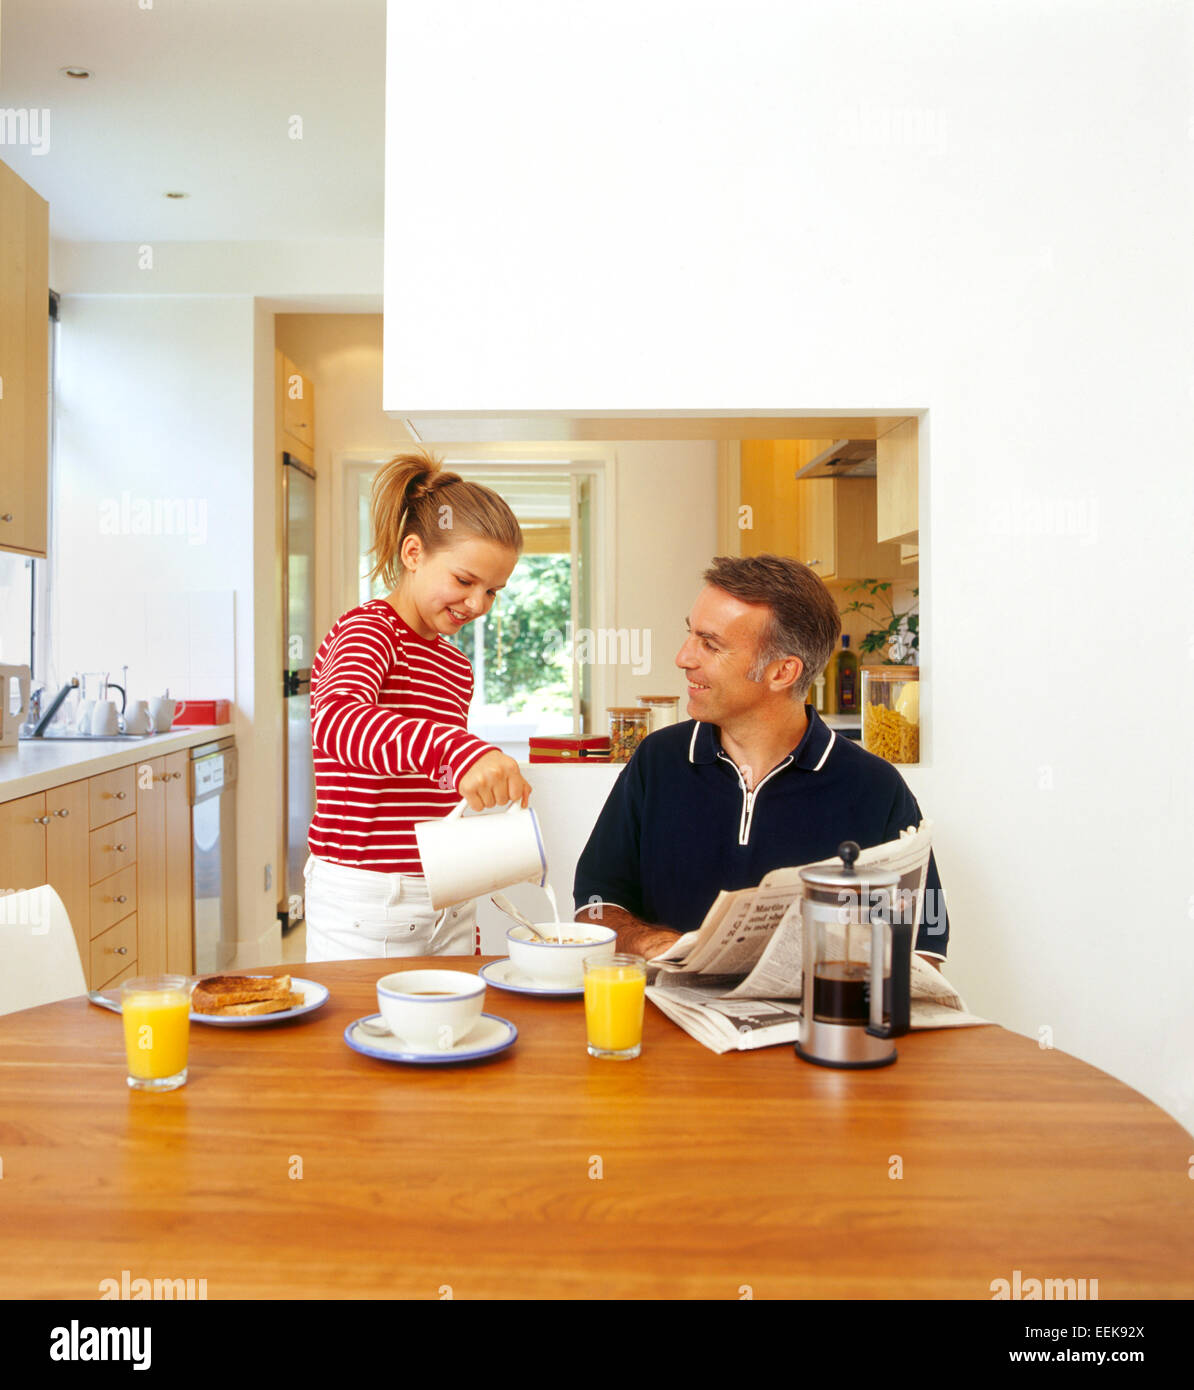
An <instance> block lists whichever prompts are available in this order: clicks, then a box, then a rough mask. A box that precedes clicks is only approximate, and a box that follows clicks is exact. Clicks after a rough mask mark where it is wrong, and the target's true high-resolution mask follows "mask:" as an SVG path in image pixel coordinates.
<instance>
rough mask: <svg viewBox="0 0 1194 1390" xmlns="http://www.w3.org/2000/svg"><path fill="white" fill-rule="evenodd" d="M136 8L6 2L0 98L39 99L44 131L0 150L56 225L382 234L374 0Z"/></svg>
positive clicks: (212, 233) (200, 0) (59, 236)
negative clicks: (42, 142)
mask: <svg viewBox="0 0 1194 1390" xmlns="http://www.w3.org/2000/svg"><path fill="white" fill-rule="evenodd" d="M140 3H142V4H145V5H147V6H149V7H148V8H145V9H142V8H140V7H139V3H138V0H2V7H0V107H3V108H6V109H11V108H17V109H27V110H29V111H31V112H42V111H47V110H48V112H49V139H48V142H47V150H46V153H44V154H36V153H34V152H33V149H32V148H31V146H30V145H22V144H0V160H3V161H4V163H6V164H8V165H10V166H11V167H12V168H13V169H14V170H15V171H16V172H17V173H18V174H19V175H20V176H21V178H23V179H24V180H25V181H26V183H28V184H30V185H31V186H32V187H33V188H34V189H35V190H36V191H37V192H38V193H39V194H40V195H41V196H42V197H43V198H45V199H47V200H48V202H49V204H50V235H51V237H52V238H54V239H56V240H64V241H136V242H138V243H140V242H153V241H290V240H295V241H301V240H323V239H336V238H341V237H345V238H353V239H359V238H362V237H377V238H378V239H379V240H380V238H381V236H382V215H383V201H384V199H383V192H384V167H383V154H384V146H385V60H386V55H385V0H140ZM74 65H78V66H82V67H86V68H90V69H91V70H92V72H93V76H92V77H90V78H89V79H87V80H85V81H79V80H77V79H72V78H69V77H66V76H65V75H63V74H62V73H61V72H60V71H59V69H60V68H62V67H67V66H74ZM296 116H297V117H300V118H301V121H302V138H301V139H292V138H291V136H290V130H291V128H292V126H291V121H292V118H293V117H296ZM43 119H44V118H43ZM295 128H296V129H297V127H295ZM2 130H3V128H2V127H0V139H2V138H3V134H2ZM168 190H170V191H175V190H181V191H183V192H185V193H187V194H188V195H189V196H188V197H186V198H183V199H178V200H172V199H168V198H166V197H165V196H164V195H165V193H166V192H167V191H168Z"/></svg>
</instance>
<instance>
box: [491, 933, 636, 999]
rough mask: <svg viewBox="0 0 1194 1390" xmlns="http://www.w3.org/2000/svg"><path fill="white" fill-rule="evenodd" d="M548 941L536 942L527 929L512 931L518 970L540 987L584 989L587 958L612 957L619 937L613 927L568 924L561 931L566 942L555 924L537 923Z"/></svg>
mask: <svg viewBox="0 0 1194 1390" xmlns="http://www.w3.org/2000/svg"><path fill="white" fill-rule="evenodd" d="M536 926H538V928H539V930H540V931H541V932H542V933H543V935H544V936H547V937H550V938H551V939H550V940H548V941H536V940H535V938H534V937H533V936H532V935H531V933H530V932H529V931H527V929H526V927H511V928H510V930H509V931H508V932H507V933H506V944H507V946H508V947H509V949H510V961H511V963H512V964H513V966H514V968H515V970H517V971H518V972H519V973H520V974H522V975H526V976H528V977H529V978H530V979H532V980H534V981H535V982H536V983H537V984H541V985H554V986H555V987H556V988H558V989H583V988H584V983H585V957H586V956H597V957H599V958H601V959H602V960H604V959H606V958H608V957H609V956H612V955H613V953H614V949H615V947H616V945H617V937H618V934H617V932H616V931H614V930H613V928H612V927H594V926H590V925H589V924H588V923H587V922H564V923H563V924H562V926H561V927H560V928H559V930H560V932H561V934H562V935H563V938H564V941H563V943H562V944H561V943H560V942H558V941H557V940H556V939H555V934H556V930H557V925H556V923H555V922H542V923H536Z"/></svg>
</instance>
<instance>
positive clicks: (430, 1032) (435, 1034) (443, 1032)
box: [377, 970, 485, 1049]
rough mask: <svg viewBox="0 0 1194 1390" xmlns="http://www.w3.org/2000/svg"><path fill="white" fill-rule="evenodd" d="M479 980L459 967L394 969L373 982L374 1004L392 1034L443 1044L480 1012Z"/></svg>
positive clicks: (416, 1043)
mask: <svg viewBox="0 0 1194 1390" xmlns="http://www.w3.org/2000/svg"><path fill="white" fill-rule="evenodd" d="M484 1003H485V981H484V980H482V979H480V978H479V977H478V976H476V975H473V974H471V973H469V972H468V971H465V970H398V971H395V972H394V974H392V975H383V976H382V978H381V979H380V980H378V982H377V1007H378V1009H379V1010H380V1012H381V1016H382V1018H384V1019H385V1021H386V1027H387V1028H389V1030H390V1032H391V1033H393V1034H394V1036H395V1037H396V1038H401V1039H402V1040H403V1042H408V1043H410V1044H412V1046H414V1047H424V1048H428V1049H431V1048H441V1049H446V1048H449V1047H452V1046H454V1045H455V1044H456V1043H458V1042H459V1041H460V1039H461V1038H463V1037H466V1036H467V1035H468V1034H469V1033H470V1032H471V1031H472V1029H473V1028H474V1027H475V1026H476V1023H477V1020H478V1019H479V1018H480V1017H481V1008H482V1005H483V1004H484Z"/></svg>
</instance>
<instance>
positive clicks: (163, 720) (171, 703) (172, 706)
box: [149, 695, 178, 734]
mask: <svg viewBox="0 0 1194 1390" xmlns="http://www.w3.org/2000/svg"><path fill="white" fill-rule="evenodd" d="M177 707H178V701H177V700H171V699H170V697H169V696H168V695H158V696H157V697H156V698H155V699H152V700H150V702H149V718H150V721H151V722H152V724H153V727H154V731H155V732H156V733H159V734H164V733H166V732H167V731H168V730H169V728H170V726H171V724H173V723H174V714H175V711H176V709H177Z"/></svg>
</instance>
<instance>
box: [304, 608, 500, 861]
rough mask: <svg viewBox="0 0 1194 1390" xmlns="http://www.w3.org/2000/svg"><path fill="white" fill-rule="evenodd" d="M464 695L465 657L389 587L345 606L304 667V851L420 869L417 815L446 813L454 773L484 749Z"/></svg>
mask: <svg viewBox="0 0 1194 1390" xmlns="http://www.w3.org/2000/svg"><path fill="white" fill-rule="evenodd" d="M472 695H473V670H472V667H471V666H470V665H469V663H468V658H467V657H466V656H465V655H464V654H463V653H462V652H460V651H458V650H457V649H456V648H455V647H454V646H452V645H451V643H450V642H448V641H447V640H446V639H445V638H443V637H436V638H435V639H434V640H433V641H430V642H429V641H427V640H426V639H425V638H422V637H420V636H419V635H418V633H417V632H415V631H414V629H413V628H411V627H410V626H409V625H408V624H407V623H405V622H404V621H403V620H402V619H401V618H400V617H399V616H398V614H397V613H396V612H395V611H394V609H393V608H392V607H391V606H390V604H389V603H387V602H386V600H385V599H380V598H379V599H371V600H370V601H369V602H368V603H363V604H361V605H360V607H359V608H353V609H350V610H349V611H348V612H347V613H345V614H344V616H343V617H342V618H341V619H340V620H339V621H338V622H337V623H336V625H335V626H334V627H333V628H332V630H331V631H330V632H329V633H328V635H327V636H326V637H325V638H324V639H323V641H322V642H321V643H320V645H319V651H318V652H317V653H316V654H315V661H314V663H313V664H312V667H311V742H312V746H313V760H314V764H315V795H316V805H315V816H314V819H313V820H312V821H311V830H310V833H309V835H308V837H307V845H308V847H309V849H310V850H311V853H312V854H314V855H315V856H316V857H317V858H319V859H327V860H330V861H331V862H332V863H334V864H350V865H352V866H353V867H354V868H360V869H373V870H374V871H376V872H378V873H402V874H422V872H423V867H422V864H421V863H420V861H419V851H418V846H417V845H416V843H415V833H414V822H415V821H419V820H430V819H431V818H432V817H435V816H445V815H447V814H448V812H449V811H451V810H452V809H453V808H454V807H455V806H456V805H457V804H458V803H459V801H460V795H459V793H458V792H457V791H456V787H457V785H458V784H459V782H460V779H461V777H463V776H464V774H465V773H466V772H467V771H468V769H469V768H470V767H472V765H473V764H474V763H475V762H476V761H477V759H478V758H480V757H483V756H484V754H486V753H488V752H491V751H492V747H493V745H492V744H488V743H485V742H483V741H482V740H481V739H479V738H475V737H474V736H473V735H472V734H470V733H469V732H468V730H467V728H466V727H465V721H466V718H467V715H468V707H469V702H470V700H471V699H472Z"/></svg>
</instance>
